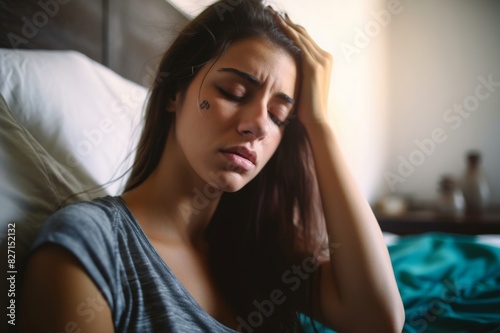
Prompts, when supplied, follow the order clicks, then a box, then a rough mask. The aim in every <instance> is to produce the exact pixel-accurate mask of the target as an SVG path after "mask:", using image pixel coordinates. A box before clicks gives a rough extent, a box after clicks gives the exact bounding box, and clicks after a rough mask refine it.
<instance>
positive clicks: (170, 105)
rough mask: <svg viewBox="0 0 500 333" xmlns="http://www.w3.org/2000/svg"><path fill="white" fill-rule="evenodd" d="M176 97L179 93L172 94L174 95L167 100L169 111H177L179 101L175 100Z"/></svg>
mask: <svg viewBox="0 0 500 333" xmlns="http://www.w3.org/2000/svg"><path fill="white" fill-rule="evenodd" d="M176 97H177V94H175V95H172V96H171V97H170V98H169V99H168V101H167V106H166V110H167V112H175V111H176V108H177V103H176V102H175V100H176Z"/></svg>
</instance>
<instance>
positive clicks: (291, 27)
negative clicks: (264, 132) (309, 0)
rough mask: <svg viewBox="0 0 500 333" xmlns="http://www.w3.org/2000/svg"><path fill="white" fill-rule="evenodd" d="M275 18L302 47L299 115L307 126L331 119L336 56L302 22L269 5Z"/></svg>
mask: <svg viewBox="0 0 500 333" xmlns="http://www.w3.org/2000/svg"><path fill="white" fill-rule="evenodd" d="M270 10H271V11H272V12H273V13H274V16H275V17H276V20H277V21H278V23H279V24H280V26H281V27H282V28H283V30H284V31H285V32H286V33H287V34H288V36H289V37H290V38H291V39H292V40H293V41H294V42H295V44H296V45H297V46H298V47H299V48H300V49H301V51H302V63H301V67H302V82H301V83H300V84H301V86H300V93H299V104H298V105H297V110H298V118H299V120H300V121H301V122H302V123H303V124H304V125H305V126H306V128H307V126H308V125H313V124H327V123H328V115H327V109H328V93H329V86H330V75H331V70H332V66H333V57H332V55H331V54H329V53H328V52H326V51H324V50H322V49H321V48H320V47H319V46H318V45H317V44H316V42H315V41H314V40H313V39H312V37H311V36H310V35H309V34H308V33H307V31H306V29H304V28H303V27H302V26H300V25H298V24H295V23H293V22H292V21H291V20H290V19H289V18H288V16H286V17H285V18H283V17H281V16H280V15H279V14H278V13H276V12H275V11H274V10H272V9H270Z"/></svg>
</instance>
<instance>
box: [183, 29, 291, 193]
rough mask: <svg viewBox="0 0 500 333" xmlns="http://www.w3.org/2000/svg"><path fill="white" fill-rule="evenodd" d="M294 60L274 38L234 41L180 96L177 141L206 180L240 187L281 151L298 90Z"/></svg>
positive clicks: (218, 185)
mask: <svg viewBox="0 0 500 333" xmlns="http://www.w3.org/2000/svg"><path fill="white" fill-rule="evenodd" d="M296 81H297V68H296V63H295V61H294V59H293V58H292V57H291V56H290V55H289V54H288V53H287V52H285V51H284V50H283V49H281V48H279V47H277V46H275V45H274V44H271V43H270V42H268V41H266V40H264V39H260V38H252V39H247V40H243V41H239V42H236V43H234V44H232V45H231V46H230V47H229V48H228V49H227V51H226V52H225V53H223V54H222V55H221V56H220V58H219V59H217V60H216V61H215V62H211V63H208V64H207V65H205V66H204V67H203V68H202V69H201V70H200V71H199V72H198V73H197V75H196V76H195V78H194V79H193V81H192V82H191V84H190V85H189V86H188V88H187V91H186V93H185V95H181V94H178V95H177V98H176V101H175V102H174V103H175V104H174V105H175V106H174V107H175V111H176V113H177V114H176V123H175V128H174V132H175V140H176V142H177V144H178V147H179V148H180V149H179V152H180V154H181V155H183V156H182V158H184V159H185V161H186V163H187V166H188V167H189V168H191V169H192V171H194V174H195V175H197V176H198V177H200V178H201V179H202V180H203V181H204V182H206V183H208V184H210V185H212V186H214V187H215V188H218V189H220V190H223V191H229V192H233V191H237V190H239V189H241V188H242V187H243V186H244V185H246V184H247V183H248V182H249V181H250V180H252V179H253V178H254V177H255V176H256V175H257V174H258V173H259V172H260V171H261V170H262V168H263V167H264V165H265V164H266V163H267V162H268V161H269V159H270V158H271V156H272V155H273V154H274V152H275V151H276V148H277V147H278V145H279V143H280V141H281V138H282V136H283V132H284V126H283V125H284V124H283V123H284V122H285V121H286V119H287V117H288V116H290V114H291V111H292V109H293V105H294V98H295V95H296V94H295V93H296Z"/></svg>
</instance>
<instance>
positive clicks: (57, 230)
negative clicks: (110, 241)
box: [33, 197, 120, 248]
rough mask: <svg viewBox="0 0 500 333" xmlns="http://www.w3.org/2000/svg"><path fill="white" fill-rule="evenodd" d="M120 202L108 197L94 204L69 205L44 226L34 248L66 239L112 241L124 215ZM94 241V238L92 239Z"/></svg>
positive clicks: (50, 217) (99, 199)
mask: <svg viewBox="0 0 500 333" xmlns="http://www.w3.org/2000/svg"><path fill="white" fill-rule="evenodd" d="M118 200H119V199H117V198H113V197H104V198H98V199H94V200H93V201H82V202H78V203H74V204H71V205H68V206H66V207H64V208H62V209H60V210H58V211H56V212H55V213H54V214H52V215H51V216H49V218H48V219H47V220H46V221H45V223H44V224H43V226H42V228H41V230H40V232H39V234H38V237H37V239H36V240H35V243H34V244H33V247H34V248H36V247H38V246H39V245H40V243H44V242H45V241H47V240H48V241H51V240H52V241H53V240H55V239H56V238H58V239H60V238H61V237H63V236H62V235H65V236H64V237H78V238H88V237H98V236H99V235H100V236H101V237H112V234H113V233H114V229H115V228H116V225H117V223H118V222H119V221H120V218H119V217H120V211H119V204H118ZM89 240H91V238H90V239H89Z"/></svg>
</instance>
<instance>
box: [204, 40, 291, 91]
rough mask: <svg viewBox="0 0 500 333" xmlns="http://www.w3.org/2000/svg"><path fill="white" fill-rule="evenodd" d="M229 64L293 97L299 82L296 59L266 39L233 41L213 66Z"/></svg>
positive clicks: (218, 66)
mask: <svg viewBox="0 0 500 333" xmlns="http://www.w3.org/2000/svg"><path fill="white" fill-rule="evenodd" d="M224 67H230V68H236V69H239V70H241V71H244V72H246V73H248V74H251V75H252V76H255V77H256V78H257V79H258V80H259V81H260V82H261V84H263V85H268V86H272V87H275V88H276V89H279V90H282V92H285V93H288V94H290V96H292V95H293V94H294V92H295V85H296V81H297V66H296V63H295V60H294V58H293V57H292V56H291V55H290V54H289V53H288V52H287V51H285V50H284V49H283V48H282V47H279V46H277V45H275V44H273V43H271V42H269V41H267V40H265V39H261V38H251V39H246V40H242V41H238V42H235V43H234V44H231V45H230V46H229V47H228V49H227V50H226V51H225V52H224V53H223V54H222V55H221V56H220V58H219V59H218V60H217V61H216V63H215V64H214V66H213V69H214V72H217V69H219V68H224Z"/></svg>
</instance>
